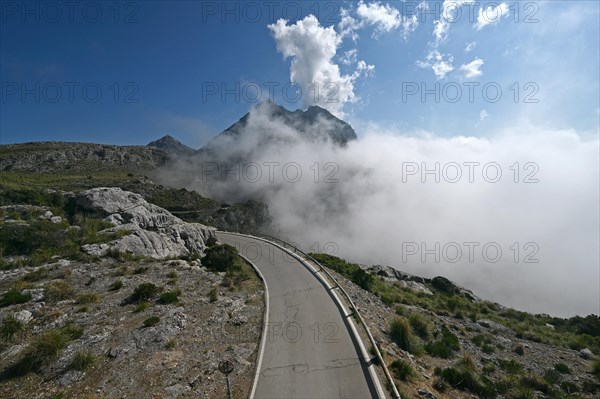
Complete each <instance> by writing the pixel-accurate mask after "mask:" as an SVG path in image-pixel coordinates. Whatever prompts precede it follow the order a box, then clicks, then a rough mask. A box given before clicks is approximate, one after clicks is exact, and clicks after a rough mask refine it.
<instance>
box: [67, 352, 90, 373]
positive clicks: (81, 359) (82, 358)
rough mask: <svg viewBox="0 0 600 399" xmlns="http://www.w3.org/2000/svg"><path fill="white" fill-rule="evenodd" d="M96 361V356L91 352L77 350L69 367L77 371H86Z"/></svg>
mask: <svg viewBox="0 0 600 399" xmlns="http://www.w3.org/2000/svg"><path fill="white" fill-rule="evenodd" d="M94 363H96V356H95V355H94V354H92V353H90V352H82V351H77V352H75V354H74V355H73V359H71V363H70V364H69V367H68V368H69V369H71V370H77V371H85V370H87V369H89V368H90V367H91V366H93V365H94Z"/></svg>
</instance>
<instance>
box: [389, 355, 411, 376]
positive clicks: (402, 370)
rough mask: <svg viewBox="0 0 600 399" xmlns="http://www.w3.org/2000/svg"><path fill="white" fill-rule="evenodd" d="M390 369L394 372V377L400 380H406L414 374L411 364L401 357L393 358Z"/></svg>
mask: <svg viewBox="0 0 600 399" xmlns="http://www.w3.org/2000/svg"><path fill="white" fill-rule="evenodd" d="M390 369H391V370H392V373H394V377H396V378H397V379H399V380H402V381H408V380H410V379H411V378H412V377H414V376H415V372H414V370H413V368H412V366H411V365H410V364H409V363H408V362H406V361H404V360H401V359H397V360H394V361H393V362H392V364H390Z"/></svg>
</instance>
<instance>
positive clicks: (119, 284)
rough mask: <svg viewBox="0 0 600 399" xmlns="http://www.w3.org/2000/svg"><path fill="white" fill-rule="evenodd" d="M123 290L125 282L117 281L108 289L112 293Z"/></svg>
mask: <svg viewBox="0 0 600 399" xmlns="http://www.w3.org/2000/svg"><path fill="white" fill-rule="evenodd" d="M121 288H123V282H122V281H121V280H116V281H114V282H113V283H112V284H111V285H110V286H109V287H108V289H109V290H110V291H118V290H120V289H121Z"/></svg>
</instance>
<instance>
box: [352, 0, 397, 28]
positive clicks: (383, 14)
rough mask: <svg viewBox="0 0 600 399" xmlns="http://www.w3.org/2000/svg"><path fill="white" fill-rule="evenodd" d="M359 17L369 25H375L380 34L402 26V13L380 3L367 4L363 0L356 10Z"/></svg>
mask: <svg viewBox="0 0 600 399" xmlns="http://www.w3.org/2000/svg"><path fill="white" fill-rule="evenodd" d="M356 13H357V14H358V16H359V17H360V18H361V19H362V20H363V21H365V22H367V23H368V24H369V25H374V26H375V27H376V30H377V31H379V32H389V31H391V30H393V29H396V28H397V27H399V26H400V22H401V18H402V16H401V15H400V11H398V9H396V8H394V7H391V6H390V5H389V4H386V5H382V4H381V3H380V2H375V3H369V4H368V5H367V4H365V3H364V2H363V1H362V0H361V1H360V3H358V8H357V9H356Z"/></svg>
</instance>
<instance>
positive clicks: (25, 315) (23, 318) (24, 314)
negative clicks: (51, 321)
mask: <svg viewBox="0 0 600 399" xmlns="http://www.w3.org/2000/svg"><path fill="white" fill-rule="evenodd" d="M14 317H15V319H16V320H17V321H20V322H21V323H23V324H27V323H29V322H30V321H31V320H32V319H33V315H32V314H31V312H30V311H29V310H21V311H19V312H15V314H14Z"/></svg>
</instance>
